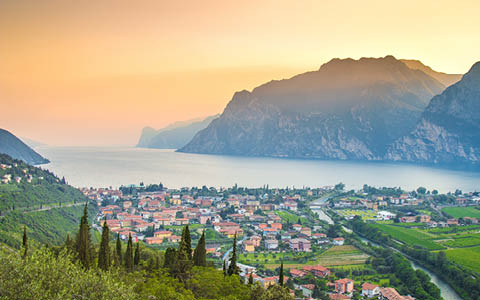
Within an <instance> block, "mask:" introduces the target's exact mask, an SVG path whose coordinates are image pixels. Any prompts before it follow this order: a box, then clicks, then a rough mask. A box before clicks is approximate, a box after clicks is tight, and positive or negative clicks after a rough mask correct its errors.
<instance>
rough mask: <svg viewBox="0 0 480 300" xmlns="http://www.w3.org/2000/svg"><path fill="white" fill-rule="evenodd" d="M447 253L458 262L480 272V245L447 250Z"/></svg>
mask: <svg viewBox="0 0 480 300" xmlns="http://www.w3.org/2000/svg"><path fill="white" fill-rule="evenodd" d="M446 254H447V257H448V258H449V259H451V260H453V261H454V262H456V263H457V264H459V265H462V266H464V267H466V268H468V269H470V270H473V271H475V272H479V273H480V246H479V247H471V248H459V249H452V250H447V251H446Z"/></svg>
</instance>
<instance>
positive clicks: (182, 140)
mask: <svg viewBox="0 0 480 300" xmlns="http://www.w3.org/2000/svg"><path fill="white" fill-rule="evenodd" d="M218 116H219V115H215V116H210V117H207V118H197V119H193V120H189V121H182V122H175V123H173V124H170V125H168V126H167V127H165V128H162V129H160V130H155V129H153V128H152V127H145V128H143V130H142V135H141V136H140V140H139V141H138V144H137V147H141V148H157V149H178V148H180V147H183V146H185V145H186V144H187V143H188V142H189V141H190V140H191V139H192V138H193V136H194V135H195V134H196V133H197V132H198V131H200V130H202V129H204V128H206V127H207V126H208V124H210V122H211V121H212V120H213V119H215V118H217V117H218Z"/></svg>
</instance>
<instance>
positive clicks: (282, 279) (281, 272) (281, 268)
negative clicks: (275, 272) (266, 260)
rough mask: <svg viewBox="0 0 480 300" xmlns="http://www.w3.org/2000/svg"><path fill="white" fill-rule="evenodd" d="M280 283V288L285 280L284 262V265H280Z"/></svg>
mask: <svg viewBox="0 0 480 300" xmlns="http://www.w3.org/2000/svg"><path fill="white" fill-rule="evenodd" d="M278 283H279V284H280V286H283V285H284V278H283V261H282V264H281V265H280V275H279V276H278Z"/></svg>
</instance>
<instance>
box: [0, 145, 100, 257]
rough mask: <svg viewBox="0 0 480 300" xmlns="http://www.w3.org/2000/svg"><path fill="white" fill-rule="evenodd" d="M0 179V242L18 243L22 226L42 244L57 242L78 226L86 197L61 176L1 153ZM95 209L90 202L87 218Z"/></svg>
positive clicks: (13, 245) (17, 245)
mask: <svg viewBox="0 0 480 300" xmlns="http://www.w3.org/2000/svg"><path fill="white" fill-rule="evenodd" d="M0 179H2V183H1V184H0V243H4V244H6V245H9V246H11V247H15V248H18V247H20V245H21V241H22V234H23V227H24V226H25V227H26V228H27V233H28V234H29V235H30V236H31V239H32V240H33V241H34V243H35V242H37V243H42V244H46V243H49V244H59V243H61V242H63V241H64V240H65V238H66V236H67V234H68V233H72V234H74V232H75V231H76V230H77V228H78V223H79V219H80V217H81V216H82V213H83V206H84V204H85V202H86V201H87V200H88V199H87V198H86V197H85V196H84V195H83V194H82V193H81V192H80V191H79V190H78V189H76V188H74V187H72V186H69V185H68V184H66V183H65V180H64V179H60V178H58V177H57V176H55V175H54V174H52V173H51V172H49V171H47V170H43V169H40V168H37V167H34V166H31V165H28V164H26V163H24V162H22V161H19V160H15V159H12V158H11V157H9V156H8V155H4V154H0ZM96 209H97V208H96V207H95V206H94V205H89V215H90V218H92V217H93V216H95V213H96Z"/></svg>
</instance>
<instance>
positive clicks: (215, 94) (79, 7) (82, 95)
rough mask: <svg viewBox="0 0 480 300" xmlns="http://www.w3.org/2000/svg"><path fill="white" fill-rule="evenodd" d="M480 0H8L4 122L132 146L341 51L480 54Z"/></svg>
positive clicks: (0, 85) (462, 61)
mask: <svg viewBox="0 0 480 300" xmlns="http://www.w3.org/2000/svg"><path fill="white" fill-rule="evenodd" d="M479 11H480V1H455V2H453V1H438V0H437V1H418V0H417V1H410V0H407V1H393V0H392V1H385V0H383V1H357V0H355V1H354V0H352V1H342V0H336V1H320V0H317V1H299V0H297V1H282V0H276V1H273V0H272V1H228V0H223V1H160V0H156V1H121V0H101V1H94V0H85V1H69V0H61V1H60V0H58V1H48V0H42V1H38V0H1V1H0V107H1V115H2V117H1V118H0V127H1V128H5V129H8V130H10V131H12V132H13V133H14V134H16V135H18V136H26V137H29V138H32V139H36V140H39V141H42V142H45V143H47V144H52V145H133V144H135V143H136V141H137V139H138V135H139V132H140V130H141V128H142V127H144V126H146V125H150V126H153V127H156V128H159V127H162V126H164V125H167V124H168V123H171V122H173V121H177V120H185V119H190V118H195V117H200V116H208V115H212V114H215V113H219V112H221V111H222V110H223V108H224V107H225V105H226V103H227V102H228V100H230V98H231V96H232V95H233V93H234V92H235V91H236V90H241V89H252V88H253V87H255V86H256V85H258V84H261V83H263V82H265V81H269V80H271V79H281V78H286V77H290V76H292V75H294V74H296V73H299V72H303V71H308V70H314V69H318V67H319V66H320V65H321V64H322V63H325V62H327V61H328V60H330V59H331V58H333V57H340V58H345V57H352V58H359V57H362V56H369V57H379V56H385V55H387V54H392V55H394V56H396V57H398V58H415V59H420V60H422V61H423V62H424V63H425V64H427V65H430V66H431V67H433V68H434V69H436V70H439V71H444V72H452V73H464V72H466V71H467V70H468V69H469V67H470V66H471V65H472V64H473V63H474V62H475V61H478V60H480V54H479V51H478V49H480V34H478V30H479V28H480V18H478V12H479Z"/></svg>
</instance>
